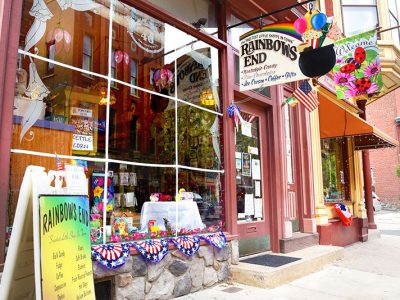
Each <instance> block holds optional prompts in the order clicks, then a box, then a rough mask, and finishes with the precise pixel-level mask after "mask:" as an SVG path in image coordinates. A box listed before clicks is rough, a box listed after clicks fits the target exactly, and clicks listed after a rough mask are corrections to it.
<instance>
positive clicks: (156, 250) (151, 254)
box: [131, 239, 168, 263]
mask: <svg viewBox="0 0 400 300" xmlns="http://www.w3.org/2000/svg"><path fill="white" fill-rule="evenodd" d="M131 245H132V246H133V247H135V248H136V250H137V251H138V252H139V253H140V254H141V255H142V256H143V258H144V259H145V260H146V261H148V262H152V263H158V262H160V261H161V260H162V259H163V258H164V257H165V256H166V255H167V254H168V240H167V239H161V240H145V241H141V242H132V243H131Z"/></svg>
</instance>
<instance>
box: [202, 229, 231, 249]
mask: <svg viewBox="0 0 400 300" xmlns="http://www.w3.org/2000/svg"><path fill="white" fill-rule="evenodd" d="M200 238H201V239H202V240H205V241H206V242H207V243H209V244H211V245H213V246H214V247H217V248H219V249H222V248H225V246H226V237H225V235H224V233H223V232H222V231H220V232H216V233H212V234H207V235H201V236H200Z"/></svg>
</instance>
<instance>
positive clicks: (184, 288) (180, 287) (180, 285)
mask: <svg viewBox="0 0 400 300" xmlns="http://www.w3.org/2000/svg"><path fill="white" fill-rule="evenodd" d="M191 289H192V281H191V280H190V275H189V274H185V275H184V276H182V277H181V278H180V279H178V280H176V282H175V289H174V297H179V296H183V295H187V294H189V293H190V290H191Z"/></svg>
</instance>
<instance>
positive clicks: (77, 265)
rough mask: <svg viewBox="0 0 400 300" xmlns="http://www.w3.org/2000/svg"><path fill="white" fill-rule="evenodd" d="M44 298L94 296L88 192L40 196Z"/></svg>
mask: <svg viewBox="0 0 400 300" xmlns="http://www.w3.org/2000/svg"><path fill="white" fill-rule="evenodd" d="M39 207H40V250H41V251H40V252H41V271H42V298H43V299H95V293H94V284H93V275H92V261H91V246H90V225H89V222H90V211H89V202H88V198H87V197H86V196H71V195H70V196H62V195H52V196H40V198H39Z"/></svg>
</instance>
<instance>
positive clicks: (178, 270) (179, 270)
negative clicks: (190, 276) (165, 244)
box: [168, 259, 189, 277]
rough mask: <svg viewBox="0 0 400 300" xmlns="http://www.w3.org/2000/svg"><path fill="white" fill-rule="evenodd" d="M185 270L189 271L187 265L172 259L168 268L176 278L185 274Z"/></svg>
mask: <svg viewBox="0 0 400 300" xmlns="http://www.w3.org/2000/svg"><path fill="white" fill-rule="evenodd" d="M187 269H189V266H188V264H187V263H185V262H183V261H181V260H178V259H174V260H173V261H172V263H171V264H170V265H169V267H168V270H169V271H170V272H171V273H172V274H173V275H174V276H176V277H179V276H181V275H183V274H185V272H186V271H187Z"/></svg>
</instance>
